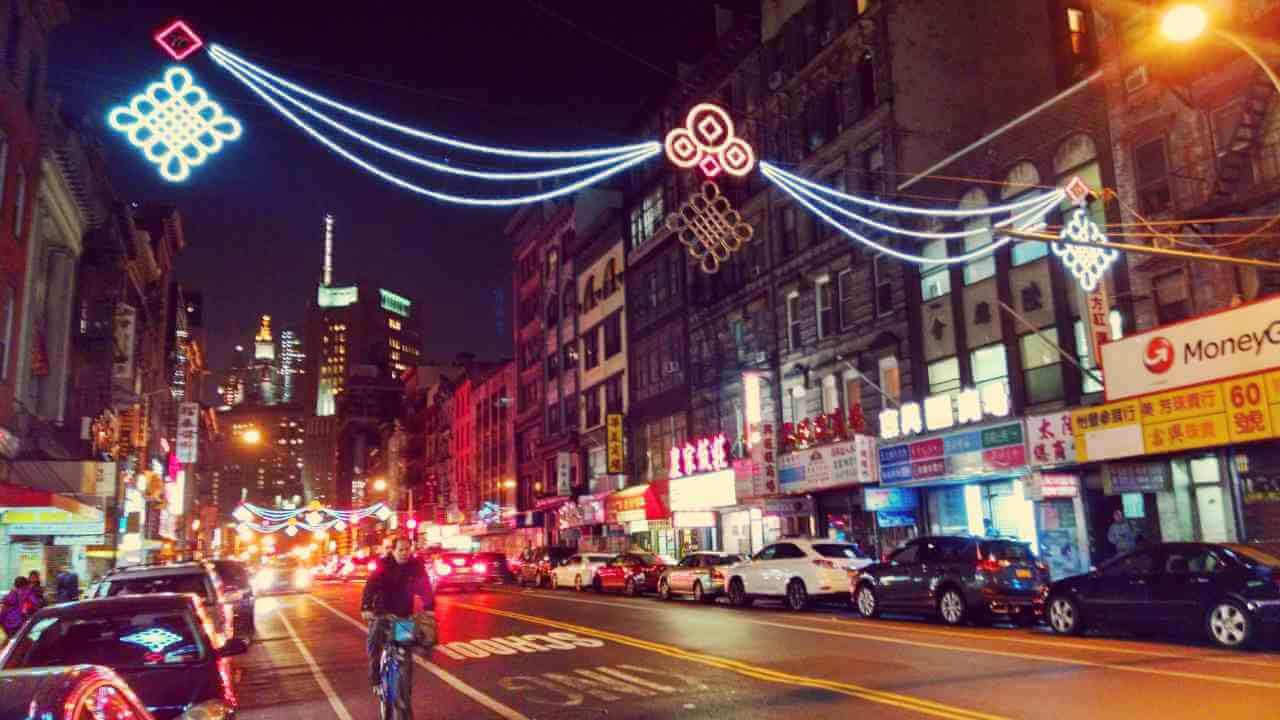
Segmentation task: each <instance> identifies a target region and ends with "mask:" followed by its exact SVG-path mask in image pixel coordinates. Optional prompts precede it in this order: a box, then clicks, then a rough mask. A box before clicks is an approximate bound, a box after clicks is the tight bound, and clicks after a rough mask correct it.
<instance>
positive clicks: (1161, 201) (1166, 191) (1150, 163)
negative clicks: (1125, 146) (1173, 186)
mask: <svg viewBox="0 0 1280 720" xmlns="http://www.w3.org/2000/svg"><path fill="white" fill-rule="evenodd" d="M1133 166H1134V174H1135V175H1136V176H1137V185H1138V205H1139V206H1140V207H1141V208H1142V212H1144V213H1148V214H1156V213H1162V212H1165V211H1166V210H1169V209H1171V208H1172V206H1173V194H1172V192H1171V190H1170V188H1169V161H1168V156H1167V155H1166V154H1165V145H1164V139H1163V138H1160V139H1156V140H1152V141H1151V142H1148V143H1145V144H1143V145H1139V146H1138V147H1137V148H1135V149H1134V151H1133Z"/></svg>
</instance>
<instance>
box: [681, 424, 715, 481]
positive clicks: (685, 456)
mask: <svg viewBox="0 0 1280 720" xmlns="http://www.w3.org/2000/svg"><path fill="white" fill-rule="evenodd" d="M670 461H671V472H670V478H671V479H672V480H675V479H676V478H682V477H685V476H686V475H695V474H697V473H704V472H715V471H717V470H726V469H728V468H729V440H728V439H727V438H726V437H725V436H724V434H723V433H721V434H719V435H714V436H712V437H709V438H700V439H699V440H697V441H696V442H687V443H685V444H684V445H683V446H677V447H673V448H671V457H670Z"/></svg>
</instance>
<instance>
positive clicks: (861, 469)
mask: <svg viewBox="0 0 1280 720" xmlns="http://www.w3.org/2000/svg"><path fill="white" fill-rule="evenodd" d="M873 442H874V441H873V440H872V439H871V437H870V436H868V435H857V436H855V437H854V439H853V440H847V441H845V442H839V443H835V444H833V445H819V446H817V447H812V448H808V449H806V450H797V451H796V452H792V453H787V454H786V455H782V456H781V457H780V458H779V460H778V482H779V484H780V486H781V488H782V492H784V493H801V492H813V491H816V490H823V489H826V488H834V487H842V486H847V485H865V484H868V483H873V482H875V481H876V475H875V465H874V461H873V457H872V445H873Z"/></svg>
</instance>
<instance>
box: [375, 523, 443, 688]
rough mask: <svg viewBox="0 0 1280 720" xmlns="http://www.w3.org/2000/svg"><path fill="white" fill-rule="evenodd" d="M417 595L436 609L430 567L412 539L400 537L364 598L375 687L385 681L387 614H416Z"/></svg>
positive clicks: (380, 565)
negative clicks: (419, 556)
mask: <svg viewBox="0 0 1280 720" xmlns="http://www.w3.org/2000/svg"><path fill="white" fill-rule="evenodd" d="M415 595H416V596H418V597H420V598H422V607H423V609H424V610H434V609H435V599H434V598H433V597H432V593H431V580H430V578H429V577H428V576H427V570H426V568H425V567H423V565H422V562H421V561H420V560H418V559H417V558H414V557H413V547H412V545H411V544H410V542H409V539H408V538H404V537H401V538H396V540H395V544H394V545H392V549H391V552H390V553H389V554H387V555H386V556H385V557H383V558H382V560H380V561H379V562H378V569H377V570H375V571H374V573H373V574H372V575H370V576H369V580H368V582H366V583H365V586H364V593H363V595H361V598H360V615H361V616H362V617H364V619H365V621H366V622H368V623H369V640H368V643H367V649H368V651H369V683H370V684H371V685H373V687H374V688H377V687H379V685H380V684H381V679H380V677H379V674H380V673H379V662H380V660H381V657H382V644H383V642H384V641H385V639H386V634H387V620H386V616H388V615H395V616H398V617H403V618H408V617H411V616H413V598H414V596H415Z"/></svg>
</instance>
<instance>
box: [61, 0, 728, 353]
mask: <svg viewBox="0 0 1280 720" xmlns="http://www.w3.org/2000/svg"><path fill="white" fill-rule="evenodd" d="M693 1H695V2H702V1H704V0H693ZM688 4H689V2H688V0H671V1H669V2H666V1H664V2H657V1H654V0H645V1H644V2H625V3H623V2H606V3H601V2H579V1H578V0H545V2H541V1H540V2H533V1H532V0H506V1H502V2H483V1H479V2H444V1H442V0H427V1H426V2H423V1H422V0H417V1H414V2H410V1H405V2H375V1H372V0H364V1H362V2H344V3H317V2H307V3H301V2H278V1H272V0H256V1H255V2H237V1H231V0H216V1H212V2H182V1H181V0H175V1H172V2H165V3H152V2H122V1H120V0H111V1H110V2H82V3H77V4H75V5H73V10H72V12H73V16H72V21H71V23H70V24H68V25H65V26H63V27H62V28H60V29H59V30H58V31H57V32H56V33H55V35H54V37H53V39H52V43H51V49H50V60H49V68H48V83H49V87H50V89H51V91H52V92H54V93H56V94H58V95H61V96H62V97H63V107H64V109H65V111H66V112H67V113H68V114H69V115H70V116H72V117H80V118H83V121H84V122H86V123H89V124H90V125H91V126H92V127H93V133H94V134H95V135H96V136H97V137H99V138H100V139H101V142H102V146H103V149H104V152H105V154H106V157H107V160H108V164H109V167H110V168H111V173H112V182H113V184H114V187H115V190H116V194H117V196H119V197H120V198H121V199H124V200H139V201H144V202H166V203H171V204H174V205H176V206H178V207H179V208H180V210H181V212H182V214H183V217H184V221H185V228H186V237H187V241H188V248H187V250H186V251H185V252H184V253H183V255H182V256H181V257H180V260H179V263H178V278H179V279H180V281H181V282H183V283H184V285H185V286H187V287H190V288H192V289H196V290H202V291H203V292H204V295H205V326H206V328H207V329H208V333H209V345H210V348H209V350H210V352H209V357H210V360H211V365H212V366H213V367H214V368H215V369H221V368H223V367H225V366H226V364H227V362H228V361H229V359H230V355H231V352H232V347H233V346H234V345H235V344H237V343H243V344H246V345H248V344H249V343H250V342H251V339H252V335H253V332H254V330H255V329H256V327H257V316H258V315H261V314H264V313H265V314H270V315H272V316H273V319H274V320H273V326H274V327H275V328H276V329H277V334H278V330H279V329H280V328H282V327H295V328H298V329H301V325H302V320H303V316H304V313H305V308H306V303H307V298H308V297H310V296H311V295H312V294H313V293H314V292H315V287H316V284H317V282H318V280H319V276H320V267H321V260H322V228H323V219H322V218H323V214H324V212H326V211H330V212H333V213H334V214H335V216H336V217H337V223H336V241H335V265H336V277H335V283H339V284H341V283H349V282H358V281H367V282H373V283H380V284H382V285H383V286H385V287H388V288H390V289H394V290H396V291H399V292H402V293H405V294H408V295H410V296H411V297H413V298H415V299H416V300H418V301H419V303H420V305H419V307H420V308H422V309H423V311H424V312H423V313H422V315H423V327H422V331H423V337H424V344H425V345H426V357H427V358H429V359H451V358H452V357H453V356H454V354H455V353H457V352H459V351H462V350H470V351H473V352H476V353H478V354H479V355H480V356H481V357H496V356H500V355H509V354H510V352H511V350H510V346H511V321H510V310H509V307H510V289H509V288H510V267H511V260H510V257H511V252H510V248H509V246H508V245H507V243H506V242H505V240H504V238H503V236H502V227H503V225H504V224H505V222H506V221H507V220H508V219H509V218H510V217H511V214H512V212H513V210H512V209H480V208H462V207H457V206H452V205H443V204H440V203H437V202H435V201H432V200H429V199H427V198H424V197H420V196H418V195H415V194H413V193H410V192H407V191H403V190H400V189H399V188H396V187H394V186H391V185H389V184H387V183H385V182H384V181H382V180H380V179H378V178H375V177H373V176H372V175H369V174H367V173H366V172H365V171H363V170H361V169H359V168H357V167H355V166H354V165H351V164H349V163H348V162H347V161H346V160H343V159H342V158H340V157H337V156H336V155H334V154H332V153H331V152H330V151H329V150H328V149H327V148H325V147H323V146H321V145H320V144H319V143H317V142H315V141H314V140H312V139H311V138H309V137H307V136H306V135H305V134H304V133H303V132H302V131H301V130H299V129H297V128H296V127H294V126H293V125H292V124H291V123H289V121H288V120H286V119H285V118H283V117H281V116H280V115H278V114H276V112H275V111H274V110H272V109H271V108H270V107H269V106H267V105H266V104H265V103H263V102H261V101H260V100H258V99H257V97H256V96H254V95H252V93H251V92H250V91H249V89H248V88H246V87H244V86H242V85H241V84H240V83H239V82H238V81H237V80H235V79H234V78H233V77H231V76H230V75H229V74H227V73H226V72H225V71H224V70H222V69H221V68H219V67H218V66H217V65H215V64H214V63H213V61H212V60H211V59H210V58H208V57H207V56H206V55H205V54H204V53H203V51H202V52H201V53H199V54H197V55H195V56H193V57H192V58H189V59H188V60H187V61H186V65H187V67H188V68H189V69H190V70H191V71H192V72H193V74H194V75H195V77H196V80H197V82H199V83H201V84H203V85H204V86H205V87H206V88H207V89H208V90H209V92H210V95H211V96H212V97H213V98H214V99H215V100H217V101H219V102H220V103H222V105H223V107H224V108H225V109H226V110H227V111H228V112H229V113H231V114H233V115H236V116H238V117H239V118H240V120H241V122H242V123H243V125H244V127H245V135H244V136H243V137H242V138H241V139H240V140H239V141H236V142H234V143H231V144H229V145H228V146H227V147H226V148H225V149H224V150H223V151H222V153H220V154H219V155H217V156H215V157H214V158H212V159H211V160H210V161H209V162H207V163H206V164H205V165H204V166H202V167H199V168H196V169H195V170H194V171H193V174H192V177H191V179H190V180H188V181H187V182H186V183H184V184H181V185H174V184H170V183H167V182H165V181H163V180H162V179H161V178H160V177H159V175H158V174H157V172H156V170H155V168H154V166H152V165H151V164H150V163H148V162H146V161H145V160H144V159H143V158H142V157H141V156H140V155H139V154H138V153H137V151H136V150H135V149H134V148H132V147H131V146H130V145H129V144H128V143H127V142H126V140H125V139H124V137H123V136H122V135H121V134H119V133H115V132H114V131H112V130H111V129H110V128H109V127H107V125H106V122H105V116H106V113H107V111H108V110H109V109H110V108H111V107H112V106H113V105H115V104H118V103H120V102H121V101H123V100H125V99H126V98H127V97H129V96H131V95H133V94H134V93H136V92H138V91H140V90H142V89H143V88H144V87H145V86H146V85H147V84H148V83H150V82H152V81H154V80H157V79H159V77H160V75H161V73H162V72H163V70H164V69H165V67H166V66H167V65H169V64H170V63H169V59H168V57H167V56H165V55H164V54H163V53H162V52H161V50H160V49H159V48H158V47H156V46H155V45H154V44H153V42H152V40H151V35H152V32H153V31H154V30H155V29H157V28H159V27H162V26H164V25H166V24H168V22H169V21H170V20H172V19H174V18H183V19H185V20H187V21H188V23H189V24H191V25H192V27H193V29H194V30H195V31H196V32H197V33H199V34H201V36H202V37H203V38H204V39H205V40H206V42H208V41H211V40H212V41H215V42H218V43H220V44H222V45H224V46H226V47H228V48H229V49H231V50H234V51H236V52H238V53H239V54H241V55H242V56H244V57H247V58H248V59H249V60H251V61H253V62H256V63H258V64H260V65H262V66H264V67H265V68H266V69H268V70H271V71H272V72H275V73H276V74H279V75H282V76H285V77H287V78H289V79H292V80H295V81H297V82H300V83H302V84H305V85H307V86H308V87H310V88H312V89H313V90H315V91H317V92H321V93H324V94H326V95H329V96H330V97H334V98H336V99H339V100H342V101H344V102H347V103H349V104H352V105H355V106H357V107H360V108H362V109H366V110H368V111H370V112H374V113H377V114H380V115H383V116H385V117H389V118H391V119H395V120H398V121H401V122H404V123H406V124H408V125H412V126H415V127H421V128H424V129H431V130H436V131H440V132H443V133H446V134H453V135H455V136H464V137H466V138H468V139H472V140H476V141H478V142H488V143H491V144H500V145H525V146H530V147H546V146H561V147H582V146H588V145H594V144H615V143H618V144H621V143H630V142H636V141H641V140H648V139H652V138H640V137H636V136H634V135H631V134H628V133H627V127H628V125H629V124H630V123H631V122H633V121H634V119H635V118H636V116H637V113H638V112H639V111H640V110H641V109H642V108H643V107H644V106H645V105H646V104H647V103H648V102H650V101H652V100H653V98H654V97H655V96H657V95H659V94H661V93H662V92H663V91H664V89H665V88H667V87H668V86H669V85H670V83H671V82H673V80H672V77H671V76H670V74H668V73H665V72H661V71H660V69H659V68H666V69H668V71H669V72H673V71H674V67H675V61H676V60H677V59H683V58H684V56H686V55H688V54H689V53H688V51H687V48H690V47H692V46H693V45H694V43H695V40H694V36H695V32H694V31H693V30H691V29H690V25H689V24H688V23H682V22H681V12H680V9H681V8H682V7H687V6H688ZM557 15H558V16H561V17H562V18H563V19H561V18H558V17H556V16H557ZM564 20H568V21H570V23H572V25H571V24H569V23H566V22H565V21H564ZM593 36H595V38H599V39H595V38H593ZM601 40H603V41H605V42H601ZM611 45H612V46H611ZM615 46H616V47H615ZM632 56H636V57H632ZM637 57H638V58H640V59H637ZM650 64H651V65H655V66H658V67H657V68H655V67H651V66H649V65H650ZM341 119H343V120H344V121H346V120H348V119H347V118H341ZM361 129H362V130H364V129H366V128H364V127H362V128H361ZM379 137H380V139H384V140H388V141H390V140H395V144H397V145H400V146H406V147H407V148H408V149H411V150H414V151H416V152H419V153H421V154H429V153H428V151H430V150H432V149H433V146H431V145H426V144H422V143H416V144H412V145H410V144H409V143H411V142H412V141H411V140H410V139H409V138H406V137H403V136H401V137H395V136H379ZM353 149H354V148H353ZM362 154H363V155H364V156H365V157H368V158H369V159H371V160H374V159H376V161H377V162H378V163H380V164H383V165H384V166H385V167H387V168H388V169H394V170H405V169H406V167H405V166H404V165H398V164H396V162H395V161H394V160H391V159H389V158H386V157H385V156H382V157H380V156H379V154H378V153H377V151H374V150H371V149H365V150H364V151H363V152H362ZM433 157H434V156H433ZM464 159H471V160H474V159H475V158H474V156H473V157H470V158H464ZM413 177H414V178H416V179H417V180H418V181H419V182H420V183H421V184H429V183H434V184H437V185H441V186H442V187H445V188H451V189H455V190H462V189H464V188H462V187H460V186H456V185H452V184H451V183H449V182H448V181H446V180H444V179H443V176H440V175H436V174H432V173H429V172H425V171H422V170H418V171H417V172H414V173H413ZM488 186H491V187H492V190H491V191H493V192H495V194H514V193H513V192H510V191H513V190H516V189H520V190H522V191H527V190H524V188H528V187H529V186H528V185H524V186H506V190H507V191H508V192H506V193H503V192H502V190H503V188H504V186H503V185H502V184H498V183H492V184H489V183H485V184H482V185H468V186H467V189H475V190H477V191H478V190H490V187H488ZM498 292H501V293H502V295H501V298H502V302H503V303H504V310H503V315H504V316H505V319H504V322H503V326H502V327H501V332H499V327H498V322H497V320H496V312H495V309H496V305H497V304H498V297H497V295H496V293H498ZM308 350H310V349H309V348H308Z"/></svg>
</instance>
